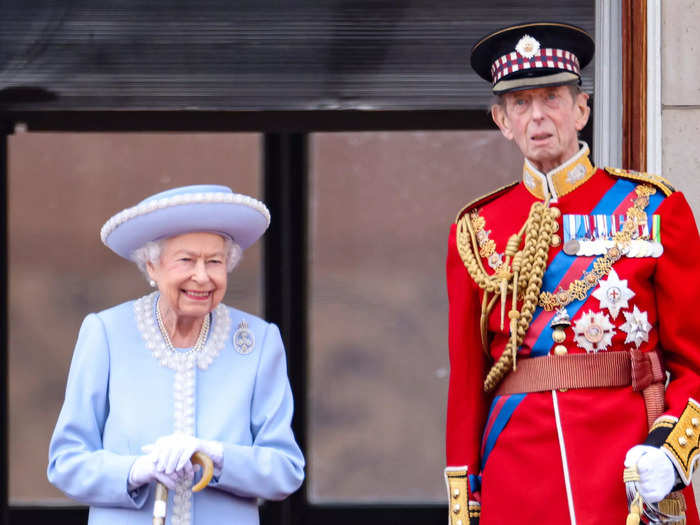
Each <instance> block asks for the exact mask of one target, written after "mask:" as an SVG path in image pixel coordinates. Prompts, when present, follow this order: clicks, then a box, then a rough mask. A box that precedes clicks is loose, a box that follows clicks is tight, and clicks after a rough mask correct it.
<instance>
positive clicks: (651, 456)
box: [625, 445, 676, 503]
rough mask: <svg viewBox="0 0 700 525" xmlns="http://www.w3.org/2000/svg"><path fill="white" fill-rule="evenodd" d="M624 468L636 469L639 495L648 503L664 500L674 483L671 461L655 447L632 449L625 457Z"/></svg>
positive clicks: (636, 447) (639, 446) (645, 446)
mask: <svg viewBox="0 0 700 525" xmlns="http://www.w3.org/2000/svg"><path fill="white" fill-rule="evenodd" d="M625 467H627V468H629V467H637V471H638V472H639V493H640V494H641V496H642V497H643V498H644V499H645V500H646V501H648V502H649V503H657V502H659V501H661V500H662V499H664V498H665V497H666V496H667V495H668V494H669V493H670V492H671V489H673V486H674V485H675V483H676V470H675V469H674V468H673V464H672V463H671V460H670V459H668V457H667V456H666V454H664V452H663V451H662V450H661V449H659V448H656V447H651V446H649V445H636V446H634V447H632V448H631V449H629V451H628V452H627V455H626V456H625Z"/></svg>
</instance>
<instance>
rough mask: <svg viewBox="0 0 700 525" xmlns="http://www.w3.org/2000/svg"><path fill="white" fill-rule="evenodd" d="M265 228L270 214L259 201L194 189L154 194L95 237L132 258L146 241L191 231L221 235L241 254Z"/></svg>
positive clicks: (214, 188) (227, 191)
mask: <svg viewBox="0 0 700 525" xmlns="http://www.w3.org/2000/svg"><path fill="white" fill-rule="evenodd" d="M269 225H270V212H269V211H268V209H267V207H266V206H265V205H264V204H263V203H262V202H260V201H258V200H256V199H254V198H252V197H248V196H247V195H241V194H240V193H233V191H231V188H228V187H227V186H218V185H211V184H198V185H194V186H183V187H180V188H173V189H171V190H167V191H163V192H161V193H156V194H155V195H152V196H150V197H148V198H147V199H145V200H143V201H141V202H140V203H138V204H137V205H136V206H133V207H131V208H127V209H125V210H123V211H121V212H119V213H117V214H116V215H114V216H113V217H112V218H111V219H109V220H108V221H107V222H106V223H105V224H104V226H102V230H101V232H100V237H101V238H102V242H103V243H104V244H105V245H106V246H107V247H108V248H110V249H111V250H113V251H114V252H116V253H117V254H118V255H121V256H122V257H124V258H125V259H131V254H132V253H133V252H134V250H136V249H137V248H140V247H141V246H143V245H144V244H146V243H147V242H149V241H155V240H158V239H167V238H168V237H174V236H176V235H181V234H183V233H190V232H214V233H221V234H225V235H228V236H229V237H231V239H233V240H234V241H235V242H236V243H237V244H238V245H239V246H240V247H241V249H243V250H245V249H246V248H247V247H248V246H250V245H251V244H253V243H254V242H255V241H257V240H258V239H259V238H260V236H261V235H262V234H263V233H264V232H265V230H266V229H267V227H268V226H269Z"/></svg>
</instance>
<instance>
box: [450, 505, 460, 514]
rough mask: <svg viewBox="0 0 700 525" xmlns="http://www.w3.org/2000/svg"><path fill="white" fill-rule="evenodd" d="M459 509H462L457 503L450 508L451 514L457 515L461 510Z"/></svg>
mask: <svg viewBox="0 0 700 525" xmlns="http://www.w3.org/2000/svg"><path fill="white" fill-rule="evenodd" d="M461 508H462V507H461V506H460V505H459V503H455V504H454V505H453V506H452V512H454V513H455V514H457V513H459V509H461Z"/></svg>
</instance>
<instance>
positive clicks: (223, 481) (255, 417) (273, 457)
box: [47, 301, 304, 525]
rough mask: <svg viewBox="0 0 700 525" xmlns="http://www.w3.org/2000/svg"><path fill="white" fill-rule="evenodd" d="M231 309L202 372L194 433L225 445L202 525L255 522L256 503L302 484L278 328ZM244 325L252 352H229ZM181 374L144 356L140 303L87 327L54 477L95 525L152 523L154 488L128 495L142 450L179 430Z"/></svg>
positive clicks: (205, 497) (93, 317) (54, 443)
mask: <svg viewBox="0 0 700 525" xmlns="http://www.w3.org/2000/svg"><path fill="white" fill-rule="evenodd" d="M227 308H228V313H229V316H230V319H231V321H232V323H231V330H230V334H229V336H227V337H226V344H225V346H224V347H223V349H222V350H221V353H220V354H219V355H218V356H217V357H216V358H215V359H214V361H213V363H212V364H211V365H210V366H209V367H208V368H207V369H206V370H201V369H198V368H196V372H195V374H196V378H195V403H194V405H195V435H196V436H197V437H199V438H202V439H209V440H216V441H221V442H222V443H223V445H224V458H223V470H222V472H221V474H220V475H219V476H218V477H215V478H214V479H213V480H212V482H211V484H210V485H209V486H208V487H207V488H206V489H204V490H203V491H202V492H199V493H196V494H194V495H193V499H192V523H193V524H196V525H203V524H209V523H217V524H219V523H240V524H243V525H248V524H257V523H258V510H257V498H263V499H271V500H277V499H282V498H284V497H286V496H287V495H289V494H290V493H292V492H294V491H295V490H296V489H297V488H299V486H300V485H301V482H302V480H303V477H304V470H303V469H304V458H303V456H302V454H301V451H300V450H299V447H298V446H297V444H296V442H295V440H294V435H293V433H292V430H291V427H290V422H291V418H292V410H293V401H292V393H291V390H290V387H289V381H288V378H287V369H286V361H285V353H284V347H283V344H282V339H281V337H280V333H279V330H278V328H277V327H276V326H275V325H274V324H270V323H267V322H265V321H263V320H262V319H259V318H257V317H255V316H252V315H249V314H246V313H245V312H241V311H239V310H236V309H234V308H230V307H227ZM243 320H245V321H246V322H247V324H248V328H249V330H250V331H251V332H252V333H253V335H254V337H255V346H254V347H253V349H252V351H251V352H250V353H247V354H245V353H241V352H239V351H237V350H236V348H235V347H234V344H233V333H234V330H236V327H237V326H238V325H239V323H240V322H241V321H243ZM212 329H214V327H212ZM210 333H211V332H210ZM174 375H175V372H174V371H173V370H171V369H169V368H166V367H164V366H161V365H160V363H159V362H158V361H157V360H156V358H155V357H154V356H153V355H152V353H151V351H150V350H149V349H147V348H146V345H145V340H144V338H143V336H142V335H141V332H140V331H139V329H138V328H137V323H136V316H135V313H134V302H133V301H131V302H128V303H124V304H121V305H119V306H116V307H114V308H110V309H108V310H105V311H103V312H99V313H97V314H90V315H88V316H87V317H86V318H85V320H84V321H83V325H82V327H81V329H80V333H79V335H78V341H77V343H76V347H75V352H74V355H73V360H72V362H71V367H70V372H69V375H68V384H67V387H66V397H65V401H64V404H63V408H62V409H61V413H60V415H59V418H58V422H57V424H56V429H55V430H54V434H53V437H52V439H51V444H50V447H49V466H48V472H47V473H48V478H49V481H51V483H53V484H54V485H55V486H56V487H58V488H59V489H61V490H62V491H63V492H65V493H66V494H67V495H68V496H69V497H71V498H73V499H75V500H77V501H80V502H82V503H86V504H88V505H90V520H89V523H90V524H91V525H102V524H109V525H112V524H116V523H120V524H121V523H123V524H134V525H138V524H144V525H146V524H150V523H151V519H152V518H151V516H152V509H153V492H154V491H153V484H151V485H145V486H142V487H141V488H139V489H137V490H135V491H131V492H129V491H128V489H127V479H128V475H129V471H130V469H131V465H132V464H133V462H134V460H135V459H136V457H137V456H138V455H140V454H142V452H141V447H142V446H143V445H145V444H148V443H153V442H154V441H155V440H156V439H158V438H159V437H161V436H164V435H167V434H171V433H172V432H173V410H174V408H173V377H174ZM170 492H171V494H170V497H169V499H170V501H169V504H168V507H169V508H170V507H171V505H172V492H173V491H170ZM167 523H170V512H169V513H168V521H167Z"/></svg>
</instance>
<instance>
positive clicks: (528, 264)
mask: <svg viewBox="0 0 700 525" xmlns="http://www.w3.org/2000/svg"><path fill="white" fill-rule="evenodd" d="M558 212H559V210H558V209H556V211H555V210H550V209H549V208H548V206H547V204H546V203H542V202H535V203H534V204H533V205H532V207H531V208H530V213H529V215H528V218H527V220H526V221H525V224H524V225H523V227H522V229H521V230H520V232H518V233H517V234H516V235H513V236H512V237H511V238H510V239H509V240H508V244H507V247H506V252H505V256H506V257H505V261H504V263H503V265H501V266H499V267H498V268H497V270H496V272H495V273H494V274H493V275H489V274H488V273H487V272H486V269H485V268H484V266H483V264H482V262H481V257H480V255H481V254H480V248H481V247H480V245H479V243H478V242H477V239H476V234H475V232H474V224H473V223H472V218H471V217H470V216H469V215H468V214H465V215H464V216H462V217H461V218H460V219H459V220H458V222H457V250H458V251H459V254H460V257H461V258H462V262H463V263H464V265H465V267H466V268H467V271H468V272H469V275H470V276H471V277H472V279H473V280H474V282H475V283H476V284H477V286H479V287H480V288H481V289H482V290H484V297H483V301H482V312H481V339H482V345H483V346H484V349H485V350H487V348H486V343H487V341H486V337H485V336H486V328H487V326H486V324H487V323H486V321H487V319H488V316H489V314H490V312H491V310H492V309H493V307H494V306H495V299H496V297H499V296H500V300H501V308H502V312H503V311H504V310H505V303H506V297H507V295H508V293H509V292H510V294H511V296H512V295H513V291H514V290H515V291H516V292H515V294H516V295H517V296H516V297H513V301H512V307H511V310H510V312H509V314H508V317H509V319H510V331H511V339H510V340H509V341H508V344H507V345H506V348H505V349H504V351H503V354H502V355H501V357H500V358H499V359H498V361H497V362H496V363H495V364H494V365H493V367H492V368H491V370H490V371H489V373H488V374H487V376H486V380H485V381H484V390H485V391H486V392H489V391H491V390H493V389H494V388H495V387H496V386H497V385H498V383H499V382H500V381H501V379H502V378H503V377H504V376H505V374H507V373H508V372H509V371H510V370H511V369H512V368H513V367H514V365H515V358H516V353H517V350H518V348H519V346H520V345H521V344H522V341H523V339H524V338H525V333H526V332H527V329H528V328H529V326H530V322H531V321H532V316H533V314H534V312H535V308H536V307H537V301H538V298H539V293H540V290H541V289H542V276H543V275H544V271H545V268H546V266H547V258H548V256H549V247H550V246H551V244H552V242H553V237H552V234H553V233H554V231H555V230H556V221H555V216H557V215H558ZM523 237H524V245H523V248H522V250H521V251H517V250H518V248H519V247H520V245H521V244H522V243H523ZM511 259H512V260H513V265H512V270H513V271H512V272H511ZM514 285H515V286H514ZM523 290H524V293H522V295H523V306H522V308H521V309H520V311H518V308H517V302H518V299H519V296H520V295H521V293H520V292H521V291H523ZM492 293H493V294H495V295H494V297H493V298H491V300H490V301H489V298H488V295H489V294H492Z"/></svg>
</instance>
